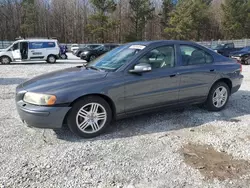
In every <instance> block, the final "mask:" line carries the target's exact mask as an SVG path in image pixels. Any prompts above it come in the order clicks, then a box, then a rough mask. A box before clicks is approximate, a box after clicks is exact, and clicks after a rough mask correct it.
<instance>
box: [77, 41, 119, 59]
mask: <svg viewBox="0 0 250 188" xmlns="http://www.w3.org/2000/svg"><path fill="white" fill-rule="evenodd" d="M118 46H119V44H103V45H100V46H98V47H97V48H94V49H88V50H85V51H83V52H82V53H81V55H80V58H81V59H83V60H86V61H87V62H90V61H93V60H94V59H96V58H97V57H99V56H101V55H103V54H105V53H107V52H108V51H110V50H112V49H114V48H116V47H118Z"/></svg>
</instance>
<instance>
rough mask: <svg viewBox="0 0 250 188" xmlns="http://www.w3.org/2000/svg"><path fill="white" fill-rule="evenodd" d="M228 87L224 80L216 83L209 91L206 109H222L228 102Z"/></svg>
mask: <svg viewBox="0 0 250 188" xmlns="http://www.w3.org/2000/svg"><path fill="white" fill-rule="evenodd" d="M229 96H230V89H229V87H228V85H227V84H226V83H224V82H218V83H216V84H215V85H214V86H213V87H212V89H211V90H210V92H209V95H208V98H207V102H206V106H207V108H208V110H210V111H214V112H218V111H221V110H222V109H224V108H225V107H226V105H227V103H228V100H229Z"/></svg>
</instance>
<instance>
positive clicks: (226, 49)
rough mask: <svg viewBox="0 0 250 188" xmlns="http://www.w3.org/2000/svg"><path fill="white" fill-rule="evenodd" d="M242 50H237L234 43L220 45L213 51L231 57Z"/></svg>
mask: <svg viewBox="0 0 250 188" xmlns="http://www.w3.org/2000/svg"><path fill="white" fill-rule="evenodd" d="M241 49H242V48H235V46H234V43H225V44H219V45H217V46H216V47H215V48H213V50H214V51H215V52H217V53H219V54H221V55H223V56H226V57H229V56H230V53H232V52H236V51H239V50H241Z"/></svg>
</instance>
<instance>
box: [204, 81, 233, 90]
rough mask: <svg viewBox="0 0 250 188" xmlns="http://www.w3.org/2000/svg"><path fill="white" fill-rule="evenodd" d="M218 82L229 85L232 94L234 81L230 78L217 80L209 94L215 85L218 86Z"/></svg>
mask: <svg viewBox="0 0 250 188" xmlns="http://www.w3.org/2000/svg"><path fill="white" fill-rule="evenodd" d="M218 82H224V83H225V84H227V85H228V87H229V89H230V93H231V91H232V88H233V83H232V81H231V80H230V79H229V78H220V79H218V80H216V81H215V82H214V83H213V85H212V86H211V88H210V90H209V92H210V91H211V89H212V88H213V86H214V85H215V84H217V83H218Z"/></svg>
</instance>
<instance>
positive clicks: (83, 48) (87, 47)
mask: <svg viewBox="0 0 250 188" xmlns="http://www.w3.org/2000/svg"><path fill="white" fill-rule="evenodd" d="M101 45H102V44H85V45H82V46H80V47H79V49H78V50H77V51H76V52H75V54H74V55H76V56H77V57H80V56H81V53H82V52H84V51H87V50H92V49H95V48H97V47H99V46H101Z"/></svg>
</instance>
